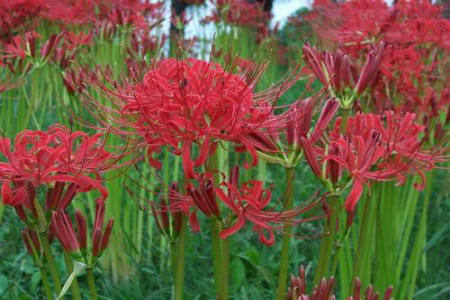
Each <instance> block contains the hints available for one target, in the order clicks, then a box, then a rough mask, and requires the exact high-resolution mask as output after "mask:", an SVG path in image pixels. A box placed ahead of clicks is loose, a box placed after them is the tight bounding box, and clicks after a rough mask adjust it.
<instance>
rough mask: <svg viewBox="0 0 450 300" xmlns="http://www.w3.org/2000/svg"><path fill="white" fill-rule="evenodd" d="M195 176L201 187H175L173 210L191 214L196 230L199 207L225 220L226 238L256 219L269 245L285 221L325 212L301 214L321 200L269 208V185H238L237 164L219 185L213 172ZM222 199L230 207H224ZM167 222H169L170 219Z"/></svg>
mask: <svg viewBox="0 0 450 300" xmlns="http://www.w3.org/2000/svg"><path fill="white" fill-rule="evenodd" d="M196 179H197V181H198V187H195V186H194V185H193V183H190V184H189V186H188V188H187V190H188V191H187V194H186V195H182V194H180V193H178V192H176V191H172V192H171V195H172V197H173V201H172V204H171V205H170V210H171V211H173V212H183V213H184V214H186V215H189V222H190V225H191V228H192V230H193V231H198V230H200V225H199V222H198V219H197V210H200V211H201V212H203V213H204V214H205V215H206V216H207V217H210V218H217V219H219V220H222V221H223V222H224V224H225V228H224V229H223V230H222V231H221V232H220V237H221V238H223V239H225V238H227V237H229V236H230V235H232V234H234V233H236V232H237V231H239V230H240V229H241V228H242V227H243V226H244V225H245V222H246V221H249V222H251V223H253V229H254V230H255V231H256V232H258V234H259V239H260V241H261V242H263V243H264V244H266V245H272V244H273V243H274V239H275V236H274V230H275V229H278V228H282V225H283V224H291V225H293V224H300V223H304V222H309V221H313V220H317V219H319V218H322V216H313V217H310V218H306V219H300V218H298V216H299V215H300V214H302V213H306V212H307V211H309V210H311V209H313V208H314V207H315V206H317V205H318V204H319V203H320V201H313V202H311V203H309V204H307V205H304V206H300V207H296V208H294V209H292V210H285V211H275V210H272V209H270V208H268V206H269V204H270V201H271V196H272V193H271V191H270V189H264V188H263V182H262V181H257V180H251V181H248V182H245V183H243V184H242V185H239V184H238V181H239V168H238V167H234V168H232V169H231V171H230V178H229V180H228V181H222V182H221V183H220V184H218V186H214V185H213V181H212V174H209V173H205V174H196ZM220 203H223V204H224V205H225V207H226V208H228V209H224V208H221V205H220ZM165 222H166V224H167V223H168V219H166V221H165ZM230 222H231V223H230ZM274 224H278V225H274Z"/></svg>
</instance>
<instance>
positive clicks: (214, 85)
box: [84, 58, 298, 178]
mask: <svg viewBox="0 0 450 300" xmlns="http://www.w3.org/2000/svg"><path fill="white" fill-rule="evenodd" d="M227 68H228V69H229V70H230V71H226V70H225V69H223V68H222V67H221V66H220V65H219V64H216V63H212V62H205V61H200V60H196V59H187V60H184V61H177V60H176V59H173V58H169V59H164V60H162V61H160V62H159V63H156V64H155V65H153V67H152V68H151V69H150V70H149V71H148V72H147V74H145V76H144V78H143V80H142V82H141V83H139V84H136V85H134V86H128V87H125V88H122V89H120V88H118V89H117V90H110V89H108V88H107V87H106V86H105V85H104V84H103V83H100V82H99V80H98V78H96V77H97V75H96V74H94V75H93V76H90V78H89V80H91V82H90V84H93V85H96V86H97V87H99V88H101V89H102V90H103V91H104V92H105V93H106V94H107V95H108V96H109V97H111V98H113V100H112V101H113V103H114V106H115V107H119V109H118V110H114V109H111V107H110V106H103V105H101V104H99V103H98V101H97V100H96V99H94V98H92V97H89V96H88V95H85V97H84V99H85V100H86V102H85V103H86V104H87V105H88V108H89V109H92V110H93V111H94V112H95V111H99V109H100V110H101V111H99V112H98V113H97V114H96V115H97V117H99V119H101V117H102V116H104V115H106V117H108V118H109V119H112V120H113V121H114V122H115V123H116V124H117V125H118V126H117V127H116V128H115V129H114V130H116V132H118V133H119V134H128V135H129V134H136V133H137V134H138V135H139V136H141V137H143V138H144V140H145V143H144V144H145V146H146V147H147V150H148V154H149V158H150V159H149V162H150V163H151V164H152V165H153V166H154V167H159V165H160V164H159V163H158V162H156V161H155V160H154V159H153V158H152V157H151V155H152V154H153V153H157V152H159V151H160V149H161V147H163V146H167V147H169V149H171V150H172V151H173V153H174V154H176V155H182V157H183V167H184V171H185V176H186V177H187V178H193V177H194V169H195V168H197V167H200V166H202V165H204V163H205V162H206V160H207V158H208V157H209V156H210V155H211V154H212V153H213V152H214V151H215V149H216V147H217V143H218V142H219V141H220V140H225V141H231V142H234V143H235V145H240V146H242V147H243V148H244V149H245V150H247V151H249V152H250V153H251V154H252V158H253V161H252V166H254V165H256V163H257V155H256V151H255V147H254V146H253V145H252V144H251V143H250V142H249V141H248V139H247V136H248V134H250V133H252V132H255V131H258V129H259V128H276V127H279V126H283V125H284V123H285V122H286V120H288V119H289V117H290V114H289V113H287V114H281V115H275V114H274V106H275V103H276V101H277V99H278V98H279V97H280V95H281V94H282V93H284V92H285V91H286V90H287V89H288V88H290V87H291V86H292V84H293V83H294V82H295V81H296V80H297V79H298V74H297V72H296V71H293V72H292V74H291V75H290V76H289V77H288V78H287V79H286V80H285V81H283V82H281V83H280V84H279V85H278V86H275V87H273V88H271V89H269V90H267V91H264V92H261V93H259V94H255V93H253V88H254V86H255V84H256V81H257V79H258V78H259V76H260V75H261V73H262V70H263V68H264V65H256V64H253V63H248V62H247V63H245V64H243V63H242V61H240V60H238V59H235V60H230V61H229V63H228V65H227ZM239 69H241V70H240V72H239V73H237V74H234V73H233V72H232V71H235V70H239ZM114 86H117V84H116V83H115V84H114ZM94 114H95V113H94ZM99 114H100V115H99ZM130 127H131V128H132V129H133V132H131V133H130V132H129V131H125V128H130ZM194 147H198V153H199V154H198V157H197V158H196V159H193V158H192V157H191V153H192V151H193V148H194ZM245 165H246V166H247V167H248V166H249V165H248V164H247V163H246V164H245Z"/></svg>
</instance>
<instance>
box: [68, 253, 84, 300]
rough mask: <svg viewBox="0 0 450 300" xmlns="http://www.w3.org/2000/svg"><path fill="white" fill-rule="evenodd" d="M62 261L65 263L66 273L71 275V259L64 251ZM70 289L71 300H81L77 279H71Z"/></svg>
mask: <svg viewBox="0 0 450 300" xmlns="http://www.w3.org/2000/svg"><path fill="white" fill-rule="evenodd" d="M64 261H65V263H66V269H67V273H69V274H70V273H72V271H73V263H72V257H71V256H70V254H69V253H67V252H66V251H64ZM70 288H71V290H72V299H73V300H81V293H80V287H79V286H78V279H77V278H76V277H75V278H74V279H73V281H72V284H71V285H70Z"/></svg>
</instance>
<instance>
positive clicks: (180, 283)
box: [174, 216, 187, 300]
mask: <svg viewBox="0 0 450 300" xmlns="http://www.w3.org/2000/svg"><path fill="white" fill-rule="evenodd" d="M181 224H182V225H181V230H180V235H179V236H178V241H177V247H176V249H175V251H176V264H175V274H174V275H175V300H181V299H183V289H184V267H185V259H184V258H185V255H184V252H185V247H186V237H187V234H186V233H187V224H186V217H185V216H183V220H182V223H181Z"/></svg>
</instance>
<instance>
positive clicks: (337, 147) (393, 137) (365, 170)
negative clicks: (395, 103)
mask: <svg viewBox="0 0 450 300" xmlns="http://www.w3.org/2000/svg"><path fill="white" fill-rule="evenodd" d="M385 117H386V121H385V122H384V120H383V117H382V116H380V115H375V114H369V113H367V114H358V115H356V116H355V117H351V118H349V119H348V123H347V129H346V131H345V133H344V135H338V134H334V135H332V136H331V137H332V140H331V141H330V144H329V146H330V148H331V147H333V149H334V151H333V153H328V155H326V156H325V157H324V160H325V161H334V162H335V163H337V164H339V165H340V167H341V168H343V169H344V170H347V172H348V173H349V175H350V177H351V179H352V180H353V187H352V190H351V192H350V194H349V195H348V197H347V200H346V202H345V206H346V209H347V211H349V212H353V210H354V208H355V206H356V203H357V202H358V200H359V198H360V197H361V194H362V192H363V187H364V184H366V183H367V182H369V181H371V180H374V181H393V180H396V181H397V182H399V183H403V182H404V178H405V177H406V175H407V174H409V173H410V172H411V171H413V172H416V173H418V174H419V175H420V176H421V177H422V180H423V182H422V184H421V185H418V184H416V187H417V188H422V187H423V186H424V184H425V176H424V175H423V171H424V170H430V169H432V168H433V167H434V163H435V162H443V161H446V160H448V157H447V156H443V155H442V151H435V152H429V151H426V150H425V149H424V145H423V143H422V142H421V140H420V135H421V133H422V132H423V126H420V125H418V124H416V123H414V121H415V115H414V114H406V115H404V116H399V115H394V113H393V112H386V114H385ZM337 125H338V126H340V122H337Z"/></svg>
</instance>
